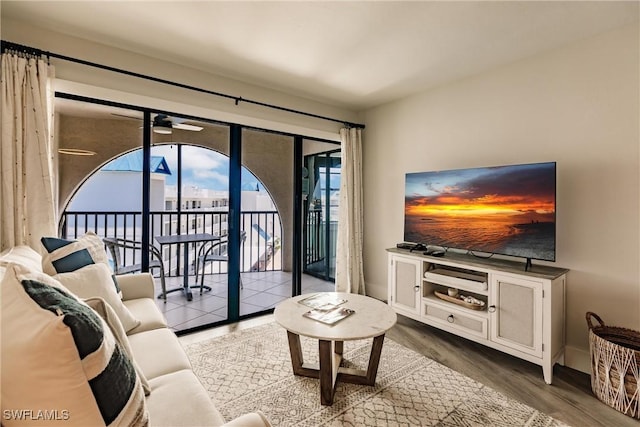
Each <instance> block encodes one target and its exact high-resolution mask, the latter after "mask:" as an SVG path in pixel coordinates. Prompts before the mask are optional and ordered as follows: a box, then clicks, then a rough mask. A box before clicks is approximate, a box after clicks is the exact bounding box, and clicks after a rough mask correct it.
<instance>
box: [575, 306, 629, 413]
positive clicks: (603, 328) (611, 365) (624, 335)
mask: <svg viewBox="0 0 640 427" xmlns="http://www.w3.org/2000/svg"><path fill="white" fill-rule="evenodd" d="M586 317H587V325H588V326H589V352H590V354H591V390H592V391H593V394H594V395H595V396H596V397H597V398H598V399H599V400H600V401H601V402H603V403H605V404H607V405H609V406H611V407H612V408H613V409H615V410H617V411H620V412H622V413H623V414H625V415H628V416H630V417H633V418H637V419H640V387H639V386H638V382H639V381H638V379H640V332H638V331H634V330H632V329H627V328H619V327H612V326H607V325H605V324H604V322H603V321H602V319H601V318H600V317H599V316H598V315H597V314H595V313H592V312H590V311H589V312H587V314H586ZM592 318H595V320H597V322H598V323H599V325H596V326H594V325H593V323H592Z"/></svg>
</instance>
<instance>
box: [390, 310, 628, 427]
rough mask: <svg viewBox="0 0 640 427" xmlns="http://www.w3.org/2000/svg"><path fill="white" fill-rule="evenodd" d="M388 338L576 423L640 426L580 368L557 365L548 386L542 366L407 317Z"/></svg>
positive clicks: (577, 426)
mask: <svg viewBox="0 0 640 427" xmlns="http://www.w3.org/2000/svg"><path fill="white" fill-rule="evenodd" d="M387 337H389V338H391V339H393V340H394V341H396V342H398V343H400V344H402V345H404V346H405V347H408V348H410V349H412V350H414V351H416V352H418V353H420V354H423V355H425V356H427V357H429V358H431V359H433V360H436V361H437V362H439V363H441V364H443V365H445V366H448V367H449V368H451V369H453V370H455V371H458V372H460V373H462V374H464V375H466V376H468V377H470V378H473V379H474V380H476V381H478V382H480V383H482V384H484V385H487V386H489V387H491V388H493V389H494V390H496V391H499V392H501V393H502V394H504V395H506V396H509V397H511V398H513V399H516V400H518V401H520V402H523V403H525V404H527V405H529V406H531V407H533V408H535V409H537V410H539V411H541V412H544V413H545V414H548V415H551V416H552V417H554V418H556V419H558V420H560V421H563V422H565V423H567V424H569V425H571V426H574V427H597V426H607V427H614V426H615V427H626V426H634V427H639V426H640V422H639V421H637V420H634V419H633V418H631V417H628V416H626V415H623V414H621V413H620V412H618V411H616V410H614V409H612V408H610V407H609V406H607V405H605V404H604V403H602V402H600V401H599V400H598V399H596V398H595V397H594V396H593V394H592V392H591V382H590V381H591V380H590V376H589V375H587V374H585V373H582V372H580V371H576V370H574V369H571V368H568V367H564V366H559V365H556V366H555V367H554V371H553V384H552V385H547V384H546V383H545V382H544V379H543V378H542V367H540V366H538V365H534V364H533V363H530V362H526V361H523V360H520V359H518V358H516V357H513V356H509V355H507V354H504V353H501V352H499V351H497V350H493V349H491V348H488V347H485V346H483V345H480V344H477V343H475V342H472V341H469V340H466V339H464V338H460V337H457V336H455V335H452V334H449V333H447V332H444V331H441V330H439V329H437V328H433V327H431V326H428V325H424V324H422V323H420V322H417V321H415V320H412V319H409V318H406V317H404V316H398V323H397V324H396V326H394V327H393V328H392V329H391V330H390V331H389V332H388V333H387Z"/></svg>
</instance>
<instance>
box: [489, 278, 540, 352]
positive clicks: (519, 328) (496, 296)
mask: <svg viewBox="0 0 640 427" xmlns="http://www.w3.org/2000/svg"><path fill="white" fill-rule="evenodd" d="M491 287H492V289H491V296H492V301H490V302H489V313H490V314H491V317H492V318H491V321H490V323H491V341H494V342H496V343H499V344H502V345H504V346H507V347H510V348H513V349H515V350H518V351H521V352H523V353H527V354H531V355H533V356H538V357H542V322H543V319H542V283H541V282H537V281H533V280H527V279H523V278H520V277H514V276H506V275H505V276H503V275H500V274H493V275H492V279H491Z"/></svg>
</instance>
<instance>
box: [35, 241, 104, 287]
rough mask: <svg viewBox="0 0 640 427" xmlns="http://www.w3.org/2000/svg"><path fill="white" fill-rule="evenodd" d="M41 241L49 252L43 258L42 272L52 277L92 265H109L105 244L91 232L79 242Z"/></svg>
mask: <svg viewBox="0 0 640 427" xmlns="http://www.w3.org/2000/svg"><path fill="white" fill-rule="evenodd" d="M40 241H41V242H42V246H44V248H45V250H46V251H47V253H46V254H45V255H44V256H43V257H42V271H44V272H45V273H47V274H50V275H51V276H53V275H54V274H56V273H68V272H70V271H75V270H78V269H79V268H82V267H84V266H87V265H92V264H98V263H103V264H104V265H106V266H108V265H109V258H108V257H107V253H106V252H105V250H104V242H103V241H102V239H100V237H98V235H97V234H95V233H93V232H91V231H89V232H87V233H86V234H85V235H84V236H82V237H80V238H79V239H78V240H66V239H60V238H58V237H43V238H41V239H40Z"/></svg>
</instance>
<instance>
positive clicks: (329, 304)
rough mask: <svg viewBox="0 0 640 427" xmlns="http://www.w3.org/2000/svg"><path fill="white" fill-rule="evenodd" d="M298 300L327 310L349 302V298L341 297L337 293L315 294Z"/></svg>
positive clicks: (316, 308)
mask: <svg viewBox="0 0 640 427" xmlns="http://www.w3.org/2000/svg"><path fill="white" fill-rule="evenodd" d="M298 302H299V303H300V304H304V305H306V306H307V307H310V308H313V309H315V310H324V311H327V310H332V309H334V308H336V307H337V306H339V305H341V304H344V303H345V302H347V300H346V299H344V298H340V297H338V296H337V295H335V294H330V293H321V294H313V295H311V296H309V297H307V298H304V299H301V300H300V301H298Z"/></svg>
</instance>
